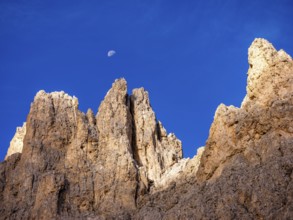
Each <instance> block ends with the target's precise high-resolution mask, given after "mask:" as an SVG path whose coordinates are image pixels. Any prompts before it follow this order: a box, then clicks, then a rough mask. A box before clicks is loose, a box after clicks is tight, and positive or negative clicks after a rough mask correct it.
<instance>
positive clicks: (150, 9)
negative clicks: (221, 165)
mask: <svg viewBox="0 0 293 220" xmlns="http://www.w3.org/2000/svg"><path fill="white" fill-rule="evenodd" d="M292 12H293V3H292V1H290V0H287V1H285V0H275V1H269V0H266V1H265V0H261V1H256V0H253V1H252V0H247V1H235V0H230V1H206V0H204V1H192V0H186V1H184V0H181V1H179V0H172V1H167V0H154V1H151V0H150V1H142V0H127V1H118V0H113V1H112V0H107V1H101V0H98V1H90V0H88V1H81V0H79V1H75V0H70V1H68V0H63V1H62V0H61V1H54V0H50V1H48V0H43V1H37V0H28V1H24V0H22V1H21V0H0V62H1V63H0V64H1V65H0V100H1V108H0V160H2V159H3V158H4V156H5V154H6V151H7V148H8V146H9V142H10V140H11V138H12V137H13V135H14V133H15V128H16V126H21V125H22V123H23V122H24V121H25V120H26V116H27V114H28V112H29V108H30V103H31V102H32V100H33V98H34V95H35V94H36V92H37V91H39V90H41V89H44V90H45V91H46V92H52V91H60V90H64V91H65V92H67V93H69V94H70V95H75V96H76V97H78V98H79V103H80V109H81V110H82V111H86V110H87V108H92V109H93V110H94V111H95V112H96V111H97V108H98V106H99V104H100V102H101V101H102V99H103V97H104V96H105V94H106V92H107V91H108V89H109V88H110V87H111V84H112V82H113V81H114V80H115V79H116V78H120V77H124V78H126V80H127V81H128V87H129V93H131V90H132V89H133V88H137V87H144V88H145V89H146V90H148V91H149V95H150V99H151V104H152V106H153V109H154V111H155V112H156V115H157V118H158V119H159V120H160V121H162V123H163V125H164V126H165V127H166V129H167V131H168V132H174V133H175V134H176V136H177V137H178V138H179V139H181V140H182V142H183V149H184V155H185V156H186V157H187V156H189V157H192V156H193V155H194V154H195V153H196V149H197V147H200V146H203V145H205V141H206V139H207V137H208V132H209V128H210V125H211V123H212V121H213V116H214V112H215V110H216V108H217V106H218V105H219V104H220V103H224V104H226V105H235V106H240V104H241V101H242V99H243V97H244V96H245V86H246V72H247V69H248V64H247V49H248V47H249V45H250V44H251V42H252V41H253V39H254V38H256V37H263V38H266V39H267V40H269V41H270V42H272V43H273V44H274V46H275V47H276V48H277V49H281V48H283V49H284V50H285V51H287V53H289V54H291V55H293V40H292V39H293V13H292ZM111 49H113V50H115V51H116V54H115V55H114V56H112V57H110V58H109V57H107V52H108V51H109V50H111Z"/></svg>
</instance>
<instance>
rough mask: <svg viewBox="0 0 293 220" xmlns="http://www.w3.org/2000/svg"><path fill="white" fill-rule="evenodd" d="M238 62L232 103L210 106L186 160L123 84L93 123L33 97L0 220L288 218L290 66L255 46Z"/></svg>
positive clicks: (1, 185)
mask: <svg viewBox="0 0 293 220" xmlns="http://www.w3.org/2000/svg"><path fill="white" fill-rule="evenodd" d="M248 60H249V66H250V67H249V70H248V83H247V95H246V97H245V98H244V101H243V103H242V106H241V108H236V107H234V106H225V105H223V104H222V105H220V106H219V107H218V109H217V111H216V113H215V118H214V122H213V124H212V126H211V129H210V135H209V138H208V140H207V143H206V146H205V147H204V148H200V149H199V150H198V154H197V155H196V156H195V157H194V158H192V159H182V149H181V142H180V141H179V140H178V139H177V138H176V137H175V135H174V134H167V132H166V130H165V128H164V127H163V126H162V123H161V122H159V121H157V119H156V117H155V114H154V112H153V110H152V108H151V105H150V101H149V96H148V93H147V92H146V91H145V90H144V89H143V88H140V89H134V90H133V92H132V94H131V95H128V94H127V85H126V81H125V80H124V79H119V80H116V81H115V82H114V83H113V85H112V88H111V89H110V90H109V91H108V93H107V95H106V96H105V98H104V100H103V102H102V103H101V105H100V107H99V109H98V113H97V115H96V116H95V115H94V113H93V111H92V110H88V112H87V113H86V114H84V113H82V112H81V111H79V109H78V100H77V99H76V98H75V97H71V96H69V95H67V94H65V93H64V92H53V93H45V92H44V91H40V92H38V93H37V95H36V97H35V99H34V102H33V103H32V105H31V109H30V112H29V115H28V117H27V122H26V125H24V127H23V129H22V131H21V129H18V130H17V133H16V135H15V137H14V138H13V140H12V142H11V145H10V147H9V150H8V153H7V156H6V160H5V161H4V162H2V163H1V164H0V219H290V218H291V217H292V216H293V181H292V179H293V172H292V170H293V124H292V121H293V61H292V59H291V57H290V56H289V55H287V54H286V53H285V52H284V51H282V50H281V51H276V50H275V49H274V47H273V46H272V45H271V44H270V43H269V42H267V41H266V40H264V39H256V40H255V41H254V42H253V43H252V45H251V47H250V48H249V58H248ZM25 128H26V132H25V130H24V129H25ZM24 134H25V136H24ZM22 143H23V148H19V147H18V146H22Z"/></svg>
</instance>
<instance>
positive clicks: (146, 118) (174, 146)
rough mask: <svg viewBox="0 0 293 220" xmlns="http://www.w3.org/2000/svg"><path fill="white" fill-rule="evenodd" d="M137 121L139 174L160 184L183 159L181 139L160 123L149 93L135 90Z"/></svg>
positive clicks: (134, 134) (135, 119) (135, 122)
mask: <svg viewBox="0 0 293 220" xmlns="http://www.w3.org/2000/svg"><path fill="white" fill-rule="evenodd" d="M130 100H131V110H132V114H133V121H134V133H133V136H134V157H135V159H136V161H137V163H138V166H139V170H140V175H144V176H145V177H141V178H143V179H144V178H147V179H148V182H147V183H146V188H149V184H154V185H155V186H156V185H157V184H158V182H159V180H160V178H161V175H162V173H163V172H165V170H166V169H168V168H170V167H171V166H172V165H173V164H174V163H177V162H178V160H180V159H181V158H182V147H181V142H180V141H179V140H178V139H177V138H176V137H175V135H174V134H169V135H167V132H166V130H165V128H164V127H163V126H162V124H161V122H158V121H157V120H156V117H155V113H154V111H153V110H152V108H151V105H150V101H149V96H148V93H147V92H146V91H145V90H144V89H143V88H140V89H134V90H133V91H132V95H131V97H130Z"/></svg>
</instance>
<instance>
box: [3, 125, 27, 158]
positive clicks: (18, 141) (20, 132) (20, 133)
mask: <svg viewBox="0 0 293 220" xmlns="http://www.w3.org/2000/svg"><path fill="white" fill-rule="evenodd" d="M25 133H26V123H23V125H22V127H17V128H16V132H15V135H14V137H13V138H12V140H11V141H10V145H9V148H8V150H7V154H6V156H5V160H6V159H7V158H8V157H9V156H10V155H12V154H15V153H21V152H22V148H23V139H24V136H25Z"/></svg>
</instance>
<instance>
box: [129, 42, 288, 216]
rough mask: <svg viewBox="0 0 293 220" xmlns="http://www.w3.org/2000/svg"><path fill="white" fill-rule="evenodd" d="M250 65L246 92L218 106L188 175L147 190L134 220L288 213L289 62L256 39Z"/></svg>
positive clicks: (283, 53)
mask: <svg viewBox="0 0 293 220" xmlns="http://www.w3.org/2000/svg"><path fill="white" fill-rule="evenodd" d="M249 63H250V68H249V70H248V86H247V96H246V97H245V99H244V101H243V103H242V106H241V108H236V107H234V106H228V107H227V106H225V105H223V104H222V105H220V106H219V107H218V109H217V111H216V113H215V118H214V122H213V124H212V126H211V129H210V135H209V138H208V140H207V143H206V146H205V149H204V152H203V155H202V157H201V161H200V165H199V168H198V172H197V173H196V176H195V178H194V179H190V180H189V181H185V182H180V180H177V182H175V183H173V185H172V184H170V185H169V186H168V188H167V189H166V190H164V191H160V192H156V193H154V194H152V195H148V196H147V198H145V199H144V200H143V201H142V203H141V204H140V206H139V207H140V210H139V211H138V212H137V214H136V216H135V218H136V219H143V218H144V219H153V218H154V217H156V216H159V218H160V219H290V218H292V216H293V182H292V177H293V172H292V171H293V129H292V126H293V125H292V120H293V90H292V89H293V84H292V80H293V62H292V59H291V58H290V56H289V55H287V54H285V52H284V51H279V52H277V51H276V50H275V49H274V48H273V47H272V45H271V44H270V43H268V42H267V41H266V40H264V39H256V40H255V41H254V42H253V43H252V45H251V47H250V48H249ZM178 183H179V184H178ZM154 207H156V208H154ZM144 216H145V217H144Z"/></svg>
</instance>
